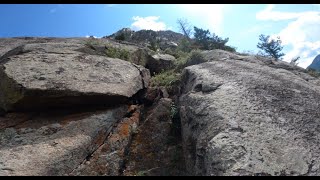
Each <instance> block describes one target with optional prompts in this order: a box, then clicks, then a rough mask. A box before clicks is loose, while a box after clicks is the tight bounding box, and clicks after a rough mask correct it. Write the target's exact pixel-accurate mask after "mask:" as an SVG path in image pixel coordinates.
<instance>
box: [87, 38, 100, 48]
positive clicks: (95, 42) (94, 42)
mask: <svg viewBox="0 0 320 180" xmlns="http://www.w3.org/2000/svg"><path fill="white" fill-rule="evenodd" d="M85 45H86V46H88V47H89V48H91V49H95V48H94V46H99V45H101V42H100V41H99V40H98V39H92V38H89V39H88V40H86V41H85Z"/></svg>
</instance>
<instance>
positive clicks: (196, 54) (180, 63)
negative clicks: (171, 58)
mask: <svg viewBox="0 0 320 180" xmlns="http://www.w3.org/2000/svg"><path fill="white" fill-rule="evenodd" d="M204 62H207V60H206V59H205V58H204V57H203V55H202V54H201V51H199V50H193V51H191V53H188V54H184V55H182V56H181V57H180V58H178V59H177V61H176V71H178V72H180V71H181V70H182V69H184V68H185V67H187V66H192V65H196V64H201V63H204Z"/></svg>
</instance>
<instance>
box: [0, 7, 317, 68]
mask: <svg viewBox="0 0 320 180" xmlns="http://www.w3.org/2000/svg"><path fill="white" fill-rule="evenodd" d="M0 17H1V19H0V24H1V27H0V37H16V36H50V37H85V36H88V35H94V36H97V37H102V36H105V35H110V34H112V33H114V32H116V31H117V30H119V29H121V28H123V27H130V28H132V29H134V30H140V29H153V30H167V29H169V30H173V31H178V29H177V24H176V20H177V19H178V18H186V19H188V21H189V22H190V23H191V24H192V25H194V26H197V27H200V28H203V29H209V30H210V31H211V32H214V33H216V34H217V35H219V36H221V37H229V39H230V40H229V42H228V45H231V46H234V47H237V51H238V52H243V51H252V52H254V53H256V52H258V49H257V48H256V45H257V43H258V36H259V34H266V35H271V36H272V37H276V36H280V38H281V39H282V40H283V45H284V47H285V48H284V52H285V53H286V56H285V57H284V60H285V61H290V60H291V59H292V58H293V57H296V56H300V57H301V59H300V62H299V65H300V66H302V67H307V66H308V65H309V64H310V63H311V61H312V60H313V58H314V57H315V56H316V55H317V54H320V33H319V32H320V5H317V4H306V5H303V4H299V5H287V4H285V5H281V4H277V5H270V4H249V5H245V4H238V5H232V4H231V5H223V4H209V5H205V4H198V5H191V4H187V5H183V4H179V5H175V4H169V5H168V4H167V5H166V4H148V5H144V4H105V5H103V4H91V5H77V4H71V5H67V4H60V5H59V4H41V5H35V4H29V5H23V4H17V5H5V4H1V5H0Z"/></svg>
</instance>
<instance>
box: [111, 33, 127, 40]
mask: <svg viewBox="0 0 320 180" xmlns="http://www.w3.org/2000/svg"><path fill="white" fill-rule="evenodd" d="M114 39H116V40H119V41H124V40H125V39H126V36H125V34H124V33H120V34H118V35H117V36H116V37H115V38H114Z"/></svg>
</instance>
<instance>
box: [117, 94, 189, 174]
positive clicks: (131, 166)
mask: <svg viewBox="0 0 320 180" xmlns="http://www.w3.org/2000/svg"><path fill="white" fill-rule="evenodd" d="M172 103H173V102H172V100H171V99H169V98H161V99H159V100H158V101H155V103H154V104H153V105H152V106H151V107H149V108H147V111H146V117H145V119H144V121H141V125H140V126H139V128H138V133H137V134H136V135H135V136H134V137H133V140H132V143H131V146H130V148H129V149H128V152H129V153H128V157H127V158H126V160H127V162H126V165H125V169H124V171H123V174H124V175H126V176H133V175H151V176H155V175H163V176H168V175H180V174H182V173H183V170H184V162H181V161H182V160H183V157H182V156H183V153H182V148H181V144H180V141H178V140H177V138H176V137H175V136H173V132H172V131H173V123H172V121H171V117H170V116H171V115H172ZM179 145H180V146H179Z"/></svg>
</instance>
